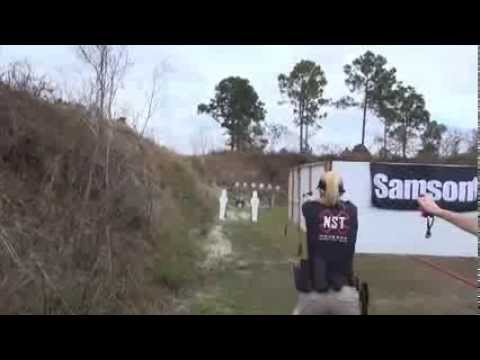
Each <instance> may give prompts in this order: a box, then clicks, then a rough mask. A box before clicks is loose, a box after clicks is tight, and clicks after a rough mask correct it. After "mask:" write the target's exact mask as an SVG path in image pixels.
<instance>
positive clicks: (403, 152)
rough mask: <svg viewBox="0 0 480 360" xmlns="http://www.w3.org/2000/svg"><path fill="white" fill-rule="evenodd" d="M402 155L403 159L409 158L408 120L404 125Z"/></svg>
mask: <svg viewBox="0 0 480 360" xmlns="http://www.w3.org/2000/svg"><path fill="white" fill-rule="evenodd" d="M402 155H403V159H406V158H407V119H405V120H404V124H403V141H402Z"/></svg>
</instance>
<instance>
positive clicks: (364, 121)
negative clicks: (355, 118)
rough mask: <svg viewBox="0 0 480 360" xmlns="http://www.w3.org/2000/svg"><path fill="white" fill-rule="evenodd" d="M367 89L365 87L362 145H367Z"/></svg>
mask: <svg viewBox="0 0 480 360" xmlns="http://www.w3.org/2000/svg"><path fill="white" fill-rule="evenodd" d="M367 101H368V99H367V89H366V86H365V101H364V104H363V125H362V145H365V123H366V121H367Z"/></svg>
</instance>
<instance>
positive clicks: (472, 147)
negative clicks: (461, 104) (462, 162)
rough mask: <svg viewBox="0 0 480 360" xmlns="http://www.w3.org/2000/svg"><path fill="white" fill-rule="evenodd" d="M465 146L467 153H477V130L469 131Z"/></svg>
mask: <svg viewBox="0 0 480 360" xmlns="http://www.w3.org/2000/svg"><path fill="white" fill-rule="evenodd" d="M467 145H468V149H467V151H468V152H469V153H471V154H476V153H477V148H478V130H477V129H471V130H470V131H469V132H468V139H467Z"/></svg>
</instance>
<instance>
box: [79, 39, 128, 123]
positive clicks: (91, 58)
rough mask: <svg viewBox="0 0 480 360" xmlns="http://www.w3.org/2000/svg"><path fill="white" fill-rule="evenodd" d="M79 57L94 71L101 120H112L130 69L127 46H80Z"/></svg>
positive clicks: (93, 82) (97, 105)
mask: <svg viewBox="0 0 480 360" xmlns="http://www.w3.org/2000/svg"><path fill="white" fill-rule="evenodd" d="M77 55H78V57H79V59H80V60H81V61H82V62H84V63H85V64H86V65H88V67H89V68H90V70H92V71H93V80H92V82H91V85H92V87H93V88H94V94H95V105H96V107H97V111H98V116H99V117H100V118H105V119H112V108H113V106H114V103H115V100H116V96H117V93H118V90H119V88H120V87H121V83H122V81H123V78H124V76H125V73H126V71H127V69H128V67H129V66H130V65H131V63H130V61H129V57H128V50H127V47H126V46H114V45H79V46H77Z"/></svg>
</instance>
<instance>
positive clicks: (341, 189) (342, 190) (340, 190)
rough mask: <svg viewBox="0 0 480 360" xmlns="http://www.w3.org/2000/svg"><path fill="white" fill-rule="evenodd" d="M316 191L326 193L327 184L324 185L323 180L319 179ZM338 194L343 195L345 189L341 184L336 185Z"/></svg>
mask: <svg viewBox="0 0 480 360" xmlns="http://www.w3.org/2000/svg"><path fill="white" fill-rule="evenodd" d="M317 189H320V190H323V191H326V190H327V184H326V183H325V180H323V179H320V182H319V183H318V186H317ZM338 192H339V193H340V195H343V194H344V193H345V188H344V187H343V182H341V183H340V184H338Z"/></svg>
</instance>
